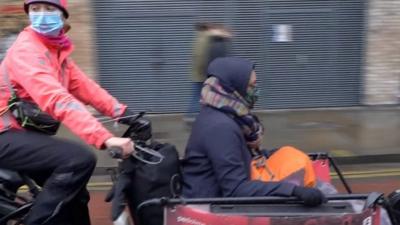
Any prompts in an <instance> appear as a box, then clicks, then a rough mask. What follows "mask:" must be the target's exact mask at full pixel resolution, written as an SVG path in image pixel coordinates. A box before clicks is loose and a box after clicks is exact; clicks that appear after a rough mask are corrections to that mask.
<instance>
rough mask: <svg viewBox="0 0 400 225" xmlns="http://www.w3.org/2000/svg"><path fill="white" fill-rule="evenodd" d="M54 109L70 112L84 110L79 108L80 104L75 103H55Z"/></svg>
mask: <svg viewBox="0 0 400 225" xmlns="http://www.w3.org/2000/svg"><path fill="white" fill-rule="evenodd" d="M56 109H57V110H66V109H71V110H77V111H84V108H83V107H82V106H81V104H79V103H77V102H67V103H64V102H57V103H56Z"/></svg>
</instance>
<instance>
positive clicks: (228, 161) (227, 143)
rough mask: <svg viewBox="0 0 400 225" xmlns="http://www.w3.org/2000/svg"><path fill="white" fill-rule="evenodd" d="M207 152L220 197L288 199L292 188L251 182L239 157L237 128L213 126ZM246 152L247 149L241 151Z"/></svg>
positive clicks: (239, 145)
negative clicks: (221, 194)
mask: <svg viewBox="0 0 400 225" xmlns="http://www.w3.org/2000/svg"><path fill="white" fill-rule="evenodd" d="M207 136H208V138H207V141H206V142H205V143H204V144H205V148H206V149H207V155H208V156H209V159H210V161H211V162H212V166H213V168H214V173H215V175H216V177H217V180H218V184H219V186H220V188H221V190H222V193H223V196H224V197H248V196H271V195H276V196H290V195H291V194H292V192H293V188H294V185H293V184H290V183H286V182H262V181H252V180H250V177H249V174H248V173H249V172H248V171H249V169H248V168H246V166H248V164H249V163H248V162H245V160H246V159H245V158H244V156H243V147H242V146H243V143H242V140H243V138H242V137H241V133H240V131H238V129H237V127H234V126H232V125H231V124H216V125H215V126H213V127H211V128H210V129H209V133H208V134H207ZM245 150H247V149H245Z"/></svg>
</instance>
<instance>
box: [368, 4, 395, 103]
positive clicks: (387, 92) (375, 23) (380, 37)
mask: <svg viewBox="0 0 400 225" xmlns="http://www.w3.org/2000/svg"><path fill="white" fill-rule="evenodd" d="M367 22H368V30H367V34H368V37H367V43H366V44H367V47H366V66H365V78H364V83H365V89H364V99H363V103H364V104H366V105H381V104H398V103H400V102H399V99H400V1H399V0H370V1H369V10H368V21H367Z"/></svg>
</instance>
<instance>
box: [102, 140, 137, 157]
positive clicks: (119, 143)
mask: <svg viewBox="0 0 400 225" xmlns="http://www.w3.org/2000/svg"><path fill="white" fill-rule="evenodd" d="M105 145H106V147H107V148H108V149H110V148H113V147H116V148H120V149H121V150H122V158H124V159H126V158H128V157H129V156H130V155H131V154H132V153H133V152H134V151H135V143H133V141H132V140H131V139H130V138H119V137H112V138H109V139H107V140H106V142H105Z"/></svg>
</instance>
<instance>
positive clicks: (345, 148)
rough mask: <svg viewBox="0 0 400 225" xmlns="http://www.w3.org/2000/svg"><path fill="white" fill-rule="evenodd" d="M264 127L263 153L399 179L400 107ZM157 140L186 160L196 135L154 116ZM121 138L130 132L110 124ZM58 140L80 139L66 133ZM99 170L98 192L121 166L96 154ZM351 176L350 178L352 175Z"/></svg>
mask: <svg viewBox="0 0 400 225" xmlns="http://www.w3.org/2000/svg"><path fill="white" fill-rule="evenodd" d="M256 114H257V115H258V116H259V118H260V120H261V121H262V122H263V124H264V126H265V136H264V140H263V146H264V148H267V149H268V148H275V147H279V146H283V145H292V146H296V147H297V148H299V149H302V150H304V151H305V152H328V153H329V154H330V155H331V156H333V157H334V159H335V161H336V162H337V164H338V165H339V166H340V167H341V168H343V170H344V171H345V172H346V173H350V174H352V176H355V175H357V174H358V175H357V176H363V177H380V176H386V175H391V176H394V175H395V176H400V106H379V107H353V108H324V109H298V110H273V111H256ZM147 117H148V118H149V119H150V120H151V121H152V125H153V136H154V138H155V139H156V140H158V141H160V142H169V143H172V144H174V145H176V146H177V149H178V151H179V152H180V154H181V156H183V154H184V149H185V145H186V142H187V140H188V138H189V135H190V131H191V123H188V122H185V121H184V118H183V115H182V114H155V115H154V114H153V115H152V114H150V115H147ZM105 126H107V127H108V128H109V129H110V130H111V131H112V132H114V133H115V134H116V135H121V134H122V133H123V132H124V131H125V129H126V127H124V126H123V125H119V126H115V124H114V123H107V124H105ZM59 136H64V137H67V138H72V139H76V140H77V141H79V140H78V139H77V138H76V137H75V136H73V135H71V134H70V133H69V132H67V131H66V130H65V129H64V130H62V131H61V132H60V135H59ZM95 151H96V153H97V156H98V166H97V168H96V171H95V173H94V176H93V177H92V180H91V183H90V185H91V187H92V188H93V189H101V190H103V189H104V188H108V187H109V186H110V185H111V180H110V178H109V176H108V175H107V169H108V168H115V167H116V166H117V163H118V162H117V161H116V160H114V159H111V158H110V157H109V156H108V155H107V154H106V152H101V151H97V150H95ZM348 176H350V175H348Z"/></svg>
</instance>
